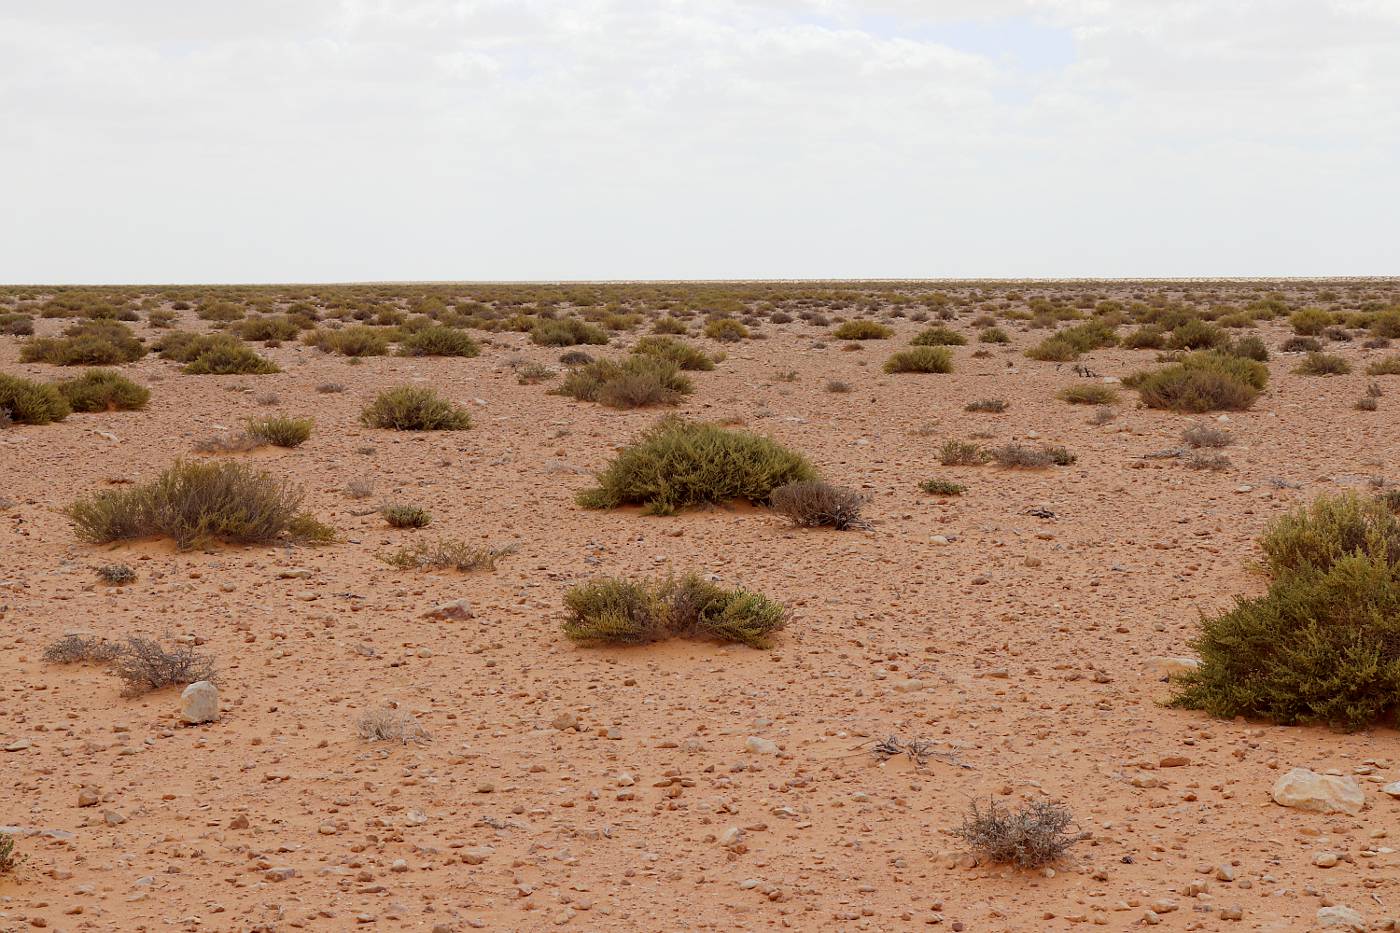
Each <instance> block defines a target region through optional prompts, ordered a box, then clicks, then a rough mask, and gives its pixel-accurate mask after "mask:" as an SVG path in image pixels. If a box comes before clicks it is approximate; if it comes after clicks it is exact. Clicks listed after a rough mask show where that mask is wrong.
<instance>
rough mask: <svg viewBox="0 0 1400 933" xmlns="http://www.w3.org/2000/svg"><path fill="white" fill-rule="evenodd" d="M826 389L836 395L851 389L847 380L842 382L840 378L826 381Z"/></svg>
mask: <svg viewBox="0 0 1400 933" xmlns="http://www.w3.org/2000/svg"><path fill="white" fill-rule="evenodd" d="M826 391H828V392H832V393H834V394H836V395H842V394H845V393H847V392H850V391H851V384H850V383H849V382H842V381H841V380H840V379H831V380H828V381H827V384H826Z"/></svg>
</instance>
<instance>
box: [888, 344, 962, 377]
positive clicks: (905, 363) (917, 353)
mask: <svg viewBox="0 0 1400 933" xmlns="http://www.w3.org/2000/svg"><path fill="white" fill-rule="evenodd" d="M952 371H953V356H952V354H951V353H949V352H948V348H947V347H910V348H909V349H907V350H898V351H896V352H894V353H893V354H891V355H890V358H889V359H887V360H885V372H887V373H951V372H952Z"/></svg>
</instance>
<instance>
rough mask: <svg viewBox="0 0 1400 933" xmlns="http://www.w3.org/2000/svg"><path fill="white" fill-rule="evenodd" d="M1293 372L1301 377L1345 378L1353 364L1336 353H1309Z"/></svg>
mask: <svg viewBox="0 0 1400 933" xmlns="http://www.w3.org/2000/svg"><path fill="white" fill-rule="evenodd" d="M1293 371H1294V372H1295V373H1297V374H1299V375H1300V376H1345V375H1346V374H1347V373H1349V372H1351V364H1350V363H1348V362H1347V361H1346V360H1345V359H1343V358H1342V357H1340V356H1337V355H1336V354H1335V353H1309V354H1308V355H1307V356H1305V357H1303V361H1302V362H1301V363H1299V364H1298V368H1297V369H1295V370H1293Z"/></svg>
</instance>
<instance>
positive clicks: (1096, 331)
mask: <svg viewBox="0 0 1400 933" xmlns="http://www.w3.org/2000/svg"><path fill="white" fill-rule="evenodd" d="M1116 343H1118V335H1117V333H1116V332H1115V330H1114V328H1113V326H1112V325H1111V324H1108V323H1107V322H1105V321H1097V320H1095V321H1085V322H1084V323H1083V324H1076V325H1074V326H1073V327H1066V328H1064V329H1063V330H1060V331H1057V332H1056V333H1054V334H1052V335H1051V336H1049V337H1047V338H1046V339H1045V340H1042V341H1041V342H1040V343H1038V344H1036V345H1035V346H1034V347H1031V348H1030V349H1029V350H1027V351H1026V356H1028V357H1030V358H1031V359H1033V360H1041V361H1044V362H1050V363H1068V362H1070V361H1072V360H1077V359H1079V356H1080V354H1083V353H1088V352H1089V351H1090V350H1098V349H1101V348H1103V347H1111V346H1113V345H1114V344H1116Z"/></svg>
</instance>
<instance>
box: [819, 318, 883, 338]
mask: <svg viewBox="0 0 1400 933" xmlns="http://www.w3.org/2000/svg"><path fill="white" fill-rule="evenodd" d="M893 335H894V328H893V327H886V326H885V325H884V324H880V323H878V322H876V321H865V320H856V321H846V322H845V323H844V324H842V325H841V326H839V327H837V328H836V329H835V330H833V331H832V332H831V336H832V337H834V338H836V339H837V340H884V339H885V338H887V337H891V336H893Z"/></svg>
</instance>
